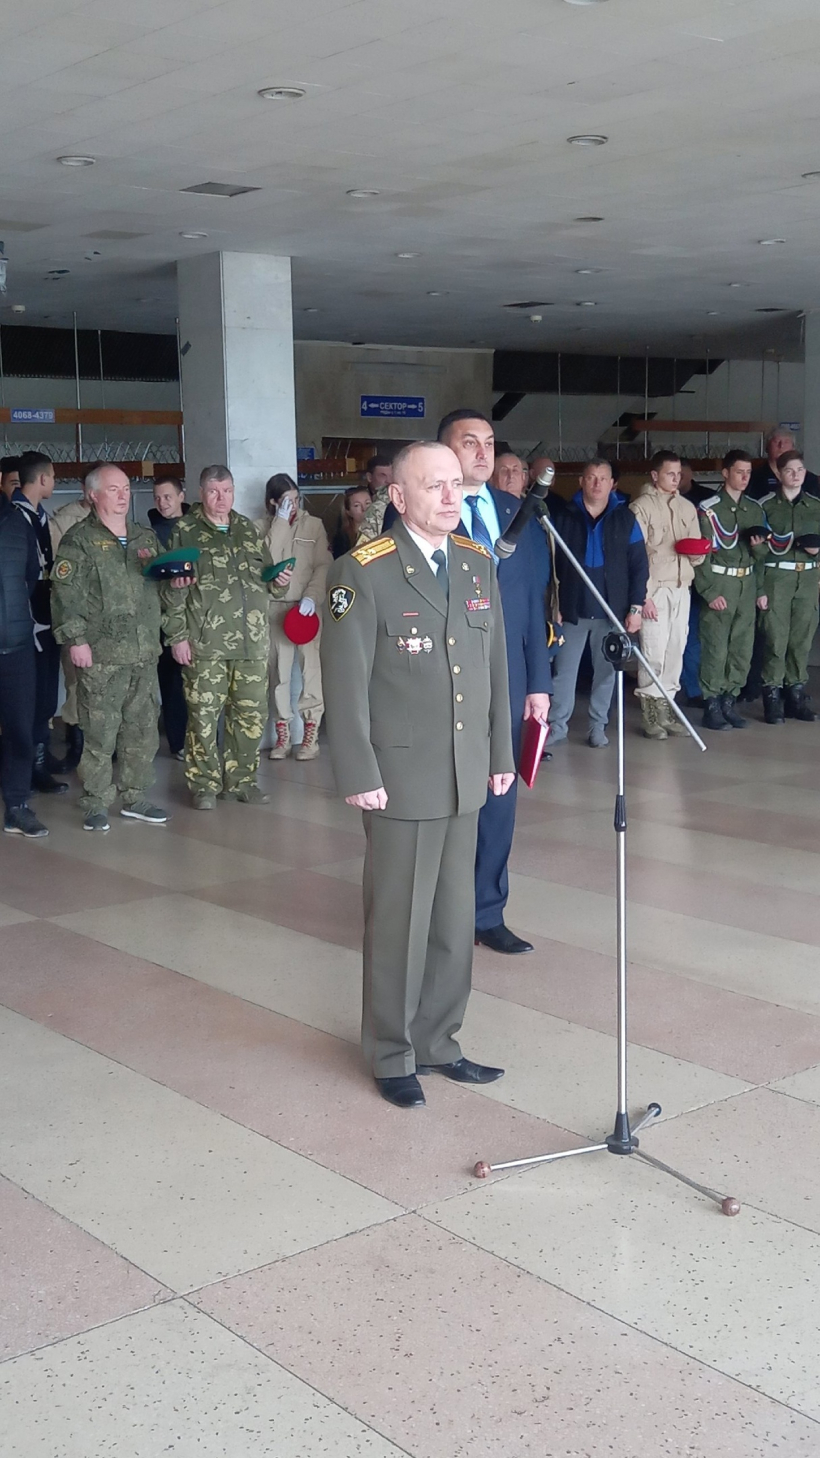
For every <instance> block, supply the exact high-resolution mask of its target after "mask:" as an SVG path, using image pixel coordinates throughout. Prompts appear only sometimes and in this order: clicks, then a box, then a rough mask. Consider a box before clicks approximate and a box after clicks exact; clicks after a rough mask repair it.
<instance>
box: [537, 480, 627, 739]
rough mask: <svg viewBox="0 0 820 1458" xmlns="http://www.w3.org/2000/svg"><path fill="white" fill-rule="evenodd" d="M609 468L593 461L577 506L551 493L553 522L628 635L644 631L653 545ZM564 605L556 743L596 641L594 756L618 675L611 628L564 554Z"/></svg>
mask: <svg viewBox="0 0 820 1458" xmlns="http://www.w3.org/2000/svg"><path fill="white" fill-rule="evenodd" d="M613 486H614V483H613V480H612V467H611V466H610V464H609V461H605V460H603V459H597V460H594V461H588V462H587V464H586V466H585V467H584V470H583V473H582V475H581V489H580V491H577V492H576V493H575V495H574V496H573V498H572V500H571V501H565V500H564V498H563V497H562V496H558V495H556V494H555V493H554V492H552V493H551V494H550V496H549V500H548V505H549V511H550V516H551V518H552V520H553V522H554V524H555V526H556V529H557V530H558V532H559V533H560V535H561V536H562V537H563V538H564V540H565V541H566V544H567V546H568V547H569V549H570V551H571V552H572V553H573V555H574V556H575V557H577V559H578V561H579V562H580V563H581V565H582V566H583V567H584V568H585V570H586V572H587V573H588V575H589V577H590V578H591V579H592V581H593V582H594V583H595V586H596V587H597V589H598V591H599V592H600V593H601V596H602V597H604V598H605V599H606V601H607V602H608V603H609V606H610V607H611V609H612V611H613V612H614V614H615V616H616V617H617V618H620V620H621V622H622V623H623V624H624V627H625V628H626V631H627V632H628V633H637V631H638V629H639V628H640V626H641V616H642V612H643V604H644V599H645V597H646V584H647V582H648V580H649V563H648V560H647V555H646V544H645V542H644V539H643V533H642V531H641V528H640V525H639V524H638V522H637V520H636V518H635V517H634V515H633V514H632V512H631V511H630V509H629V503H628V501H627V498H626V497H625V496H622V495H621V494H620V492H618V491H615V490H614V489H613ZM557 566H558V582H559V588H558V602H559V606H560V613H561V622H562V624H563V633H564V646H563V647H562V648H561V651H560V652H559V654H558V656H557V658H556V661H555V667H554V669H553V675H552V677H553V690H552V705H551V708H550V727H551V733H550V743H551V744H560V742H561V740H562V739H566V737H567V725H568V723H569V720H570V719H571V718H572V712H573V709H574V708H575V684H576V681H577V679H578V665H579V664H580V662H581V655H582V653H583V651H584V647H585V646H586V642H587V639H589V646H590V651H591V653H592V692H591V694H590V699H589V737H588V741H587V742H588V744H589V745H590V748H591V749H602V748H604V746H605V745H607V744H608V743H609V740H608V739H607V737H606V726H607V723H608V721H609V710H610V707H611V704H612V690H613V687H614V684H615V669H614V668H612V667H611V665H610V664H609V663H607V661H606V659H605V658H604V656H603V653H602V651H601V649H602V644H603V641H604V638H605V637H606V635H607V633H610V632H611V631H612V625H611V623H610V621H609V619H608V618H607V617H605V616H604V611H603V609H602V608H601V606H600V604H599V603H597V602H596V600H595V598H594V597H593V596H592V593H591V592H590V591H589V588H588V587H587V586H586V584H585V583H584V582H583V581H582V580H581V578H580V577H579V576H578V573H577V572H576V571H575V569H574V568H573V567H572V566H571V565H570V563H569V562H568V560H567V558H566V557H565V556H564V554H563V553H562V552H561V549H560V547H559V548H558V563H557Z"/></svg>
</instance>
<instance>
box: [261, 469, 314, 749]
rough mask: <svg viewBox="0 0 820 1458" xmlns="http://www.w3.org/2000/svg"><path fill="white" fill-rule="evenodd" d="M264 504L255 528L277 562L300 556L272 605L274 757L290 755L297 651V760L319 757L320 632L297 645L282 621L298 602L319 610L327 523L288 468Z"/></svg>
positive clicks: (304, 609) (269, 486)
mask: <svg viewBox="0 0 820 1458" xmlns="http://www.w3.org/2000/svg"><path fill="white" fill-rule="evenodd" d="M265 508H266V510H267V516H266V517H263V518H262V520H261V521H257V522H256V526H257V527H258V529H259V531H260V532H261V534H262V536H263V537H264V538H265V541H266V543H267V545H268V549H269V551H270V554H271V558H272V560H273V561H274V562H282V561H284V560H285V558H287V557H295V558H296V565H295V567H294V569H293V575H292V577H291V579H290V582H289V584H288V591H287V596H286V597H285V598H280V599H278V600H276V601H273V600H271V603H270V606H269V609H268V611H269V614H270V660H269V673H270V692H271V697H272V699H273V712H274V713H275V715H276V743H275V745H274V746H273V748H272V750H271V751H270V757H271V759H285V758H286V757H287V756H288V754H289V753H290V749H291V742H290V720H291V713H292V710H291V702H290V678H291V673H292V671H293V658H294V654H298V655H299V666H300V668H301V670H302V692H301V694H300V695H299V704H298V711H299V713H300V714H301V716H302V719H303V720H304V725H305V730H304V738H303V740H302V743H301V744H300V745H299V748H298V749H297V750H296V754H295V758H296V759H315V758H316V756H317V754H318V753H319V725H320V724H321V722H322V715H323V713H324V702H323V699H322V673H321V669H320V667H319V635H318V634H317V636H316V637H315V638H314V639H313V641H312V642H310V643H305V644H302V645H300V646H299V647H297V646H296V644H295V643H292V642H291V640H290V638H288V636H287V635H286V633H285V631H284V629H283V627H282V623H283V621H284V618H285V615H286V613H288V612H289V611H290V609H291V608H292V607H293V606H294V604H295V603H298V604H299V611H300V612H301V613H318V612H319V609H320V605H321V603H322V601H323V599H324V595H325V579H326V577H327V569H328V565H329V563H330V561H331V556H330V549H329V547H328V543H327V533H326V532H325V528H324V526H323V524H322V522H321V521H319V520H318V518H317V517H315V516H311V515H310V513H309V512H307V511H305V510H304V509H303V507H302V506H301V505H300V502H299V491H298V488H297V486H296V482H295V481H293V480H292V479H291V477H290V476H288V475H286V474H285V472H283V471H282V472H279V473H278V474H277V475H276V476H271V478H270V480H269V481H268V483H267V486H266V487H265Z"/></svg>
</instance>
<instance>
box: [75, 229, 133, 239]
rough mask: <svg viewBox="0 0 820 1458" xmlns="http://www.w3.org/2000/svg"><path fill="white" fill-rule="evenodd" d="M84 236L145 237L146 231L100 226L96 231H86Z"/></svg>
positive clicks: (111, 237)
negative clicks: (131, 231) (129, 230)
mask: <svg viewBox="0 0 820 1458" xmlns="http://www.w3.org/2000/svg"><path fill="white" fill-rule="evenodd" d="M85 236H86V238H110V239H111V240H112V241H113V240H116V239H117V238H120V239H125V238H147V237H148V234H147V233H129V232H128V230H127V228H100V229H99V230H98V231H97V232H96V233H86V235H85Z"/></svg>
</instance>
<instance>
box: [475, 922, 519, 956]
mask: <svg viewBox="0 0 820 1458" xmlns="http://www.w3.org/2000/svg"><path fill="white" fill-rule="evenodd" d="M475 944H476V946H477V947H489V949H490V951H491V952H507V953H508V954H510V955H511V954H512V953H514V952H531V951H532V942H525V941H524V939H523V937H517V936H516V935H515V932H511V931H510V928H509V927H508V926H505V925H504V923H503V921H502V922H499V924H498V926H485V927H480V928H479V927H476V933H475Z"/></svg>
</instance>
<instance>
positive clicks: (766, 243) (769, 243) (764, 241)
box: [757, 238, 786, 248]
mask: <svg viewBox="0 0 820 1458" xmlns="http://www.w3.org/2000/svg"><path fill="white" fill-rule="evenodd" d="M757 241H758V243H759V244H760V247H761V248H774V245H775V243H785V241H786V240H785V238H758V240H757Z"/></svg>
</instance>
